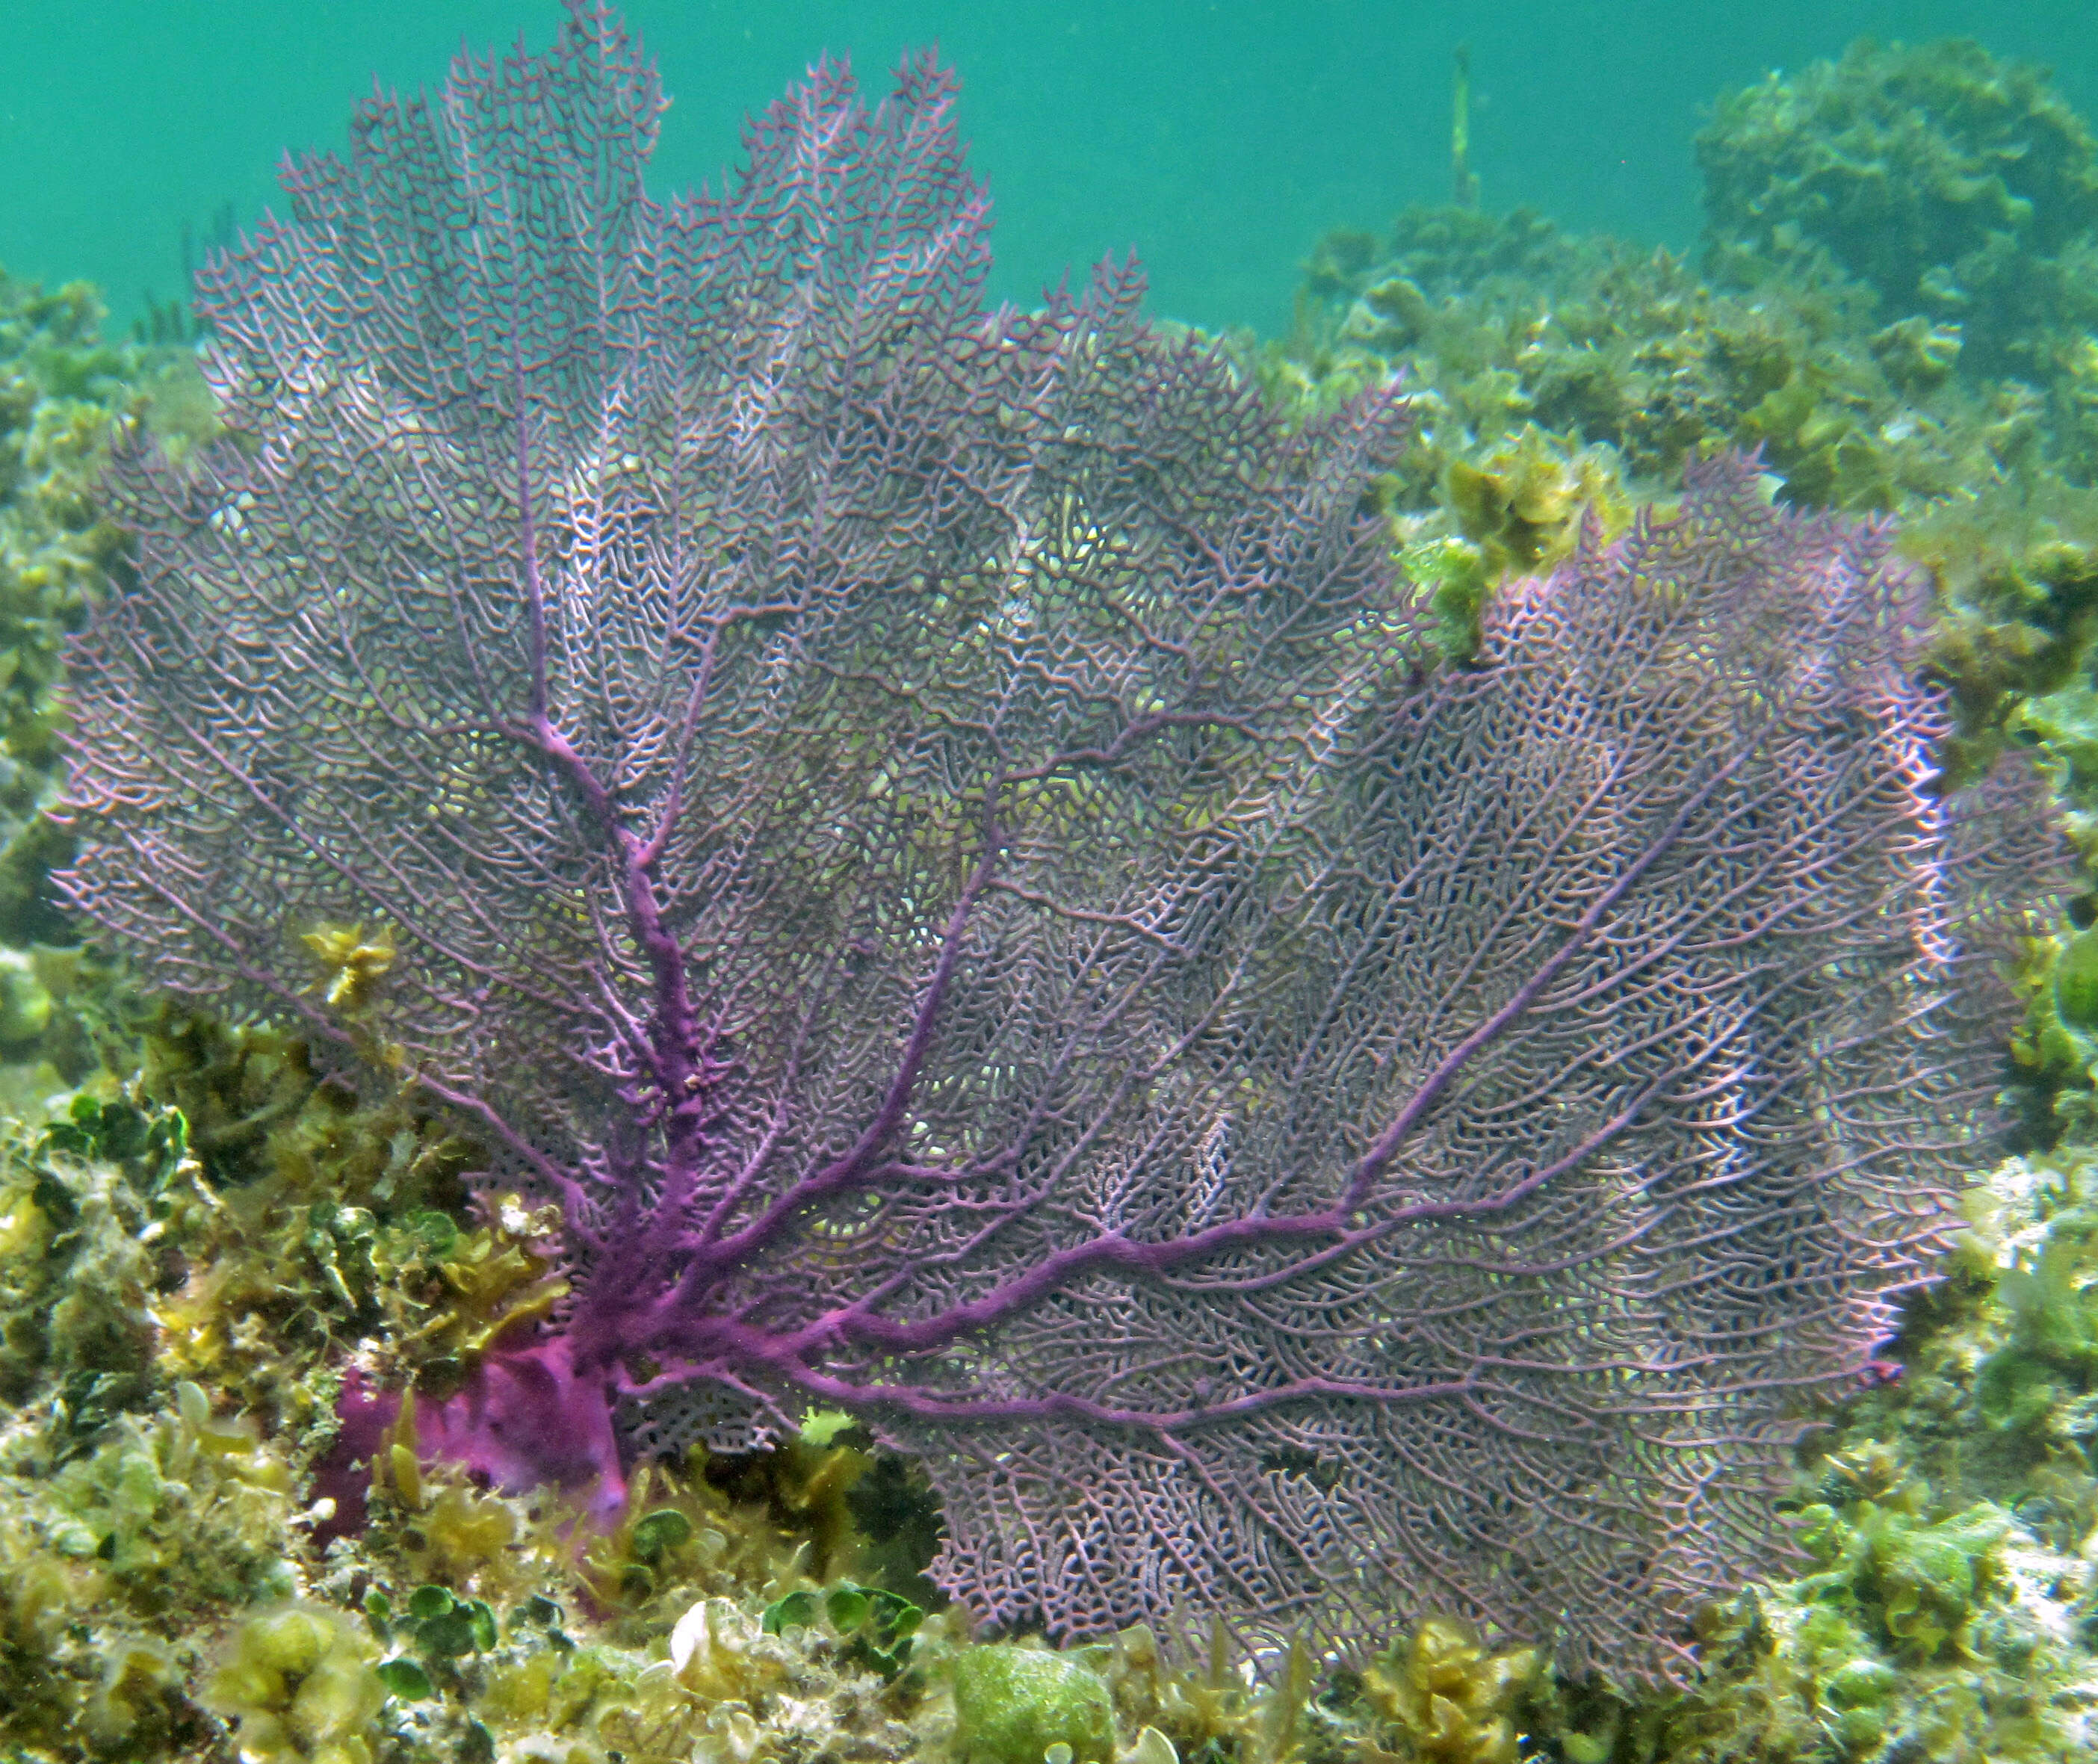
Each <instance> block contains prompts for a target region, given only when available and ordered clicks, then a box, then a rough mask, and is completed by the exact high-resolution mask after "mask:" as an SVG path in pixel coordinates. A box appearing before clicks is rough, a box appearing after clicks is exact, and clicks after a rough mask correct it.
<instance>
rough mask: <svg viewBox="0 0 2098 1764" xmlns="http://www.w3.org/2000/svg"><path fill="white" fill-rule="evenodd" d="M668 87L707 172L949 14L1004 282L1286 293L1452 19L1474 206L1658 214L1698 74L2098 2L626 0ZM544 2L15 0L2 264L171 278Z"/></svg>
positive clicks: (1587, 219)
mask: <svg viewBox="0 0 2098 1764" xmlns="http://www.w3.org/2000/svg"><path fill="white" fill-rule="evenodd" d="M2094 11H2098V8H2094V7H2093V4H2092V0H2035V3H2026V4H2021V5H2010V4H2005V3H2000V0H1999V3H1995V4H1990V3H1985V0H1928V3H1923V0H1907V3H1900V0H1813V3H1809V0H1781V3H1773V4H1767V5H1743V4H1739V3H1736V0H1675V3H1664V0H1619V3H1613V4H1601V5H1595V4H1590V5H1579V4H1565V3H1558V4H1554V3H1551V0H1532V3H1530V4H1511V5H1508V6H1504V7H1477V6H1464V5H1459V4H1455V3H1453V0H1424V3H1420V4H1404V3H1399V0H1383V3H1367V0H1297V3H1296V4H1292V5H1255V4H1245V3H1227V0H1122V3H1100V0H1084V3H1066V4H1063V5H1059V6H1041V5H1020V4H1016V3H1010V0H1005V3H1000V0H993V3H988V4H977V5H964V4H957V3H953V0H948V3H944V4H942V3H936V0H870V3H861V4H849V3H844V0H775V3H768V4H764V5H757V4H752V3H750V0H634V3H633V4H630V5H629V6H628V7H625V14H626V16H627V18H628V20H629V21H630V23H631V24H634V26H635V27H636V28H637V29H639V31H640V32H641V33H642V35H643V38H644V39H645V41H646V42H647V44H648V46H649V47H650V48H651V49H652V50H653V51H654V52H655V53H656V55H657V56H658V57H659V58H660V59H661V64H662V69H663V77H664V83H665V87H666V89H667V90H669V93H670V94H672V96H673V98H674V100H675V103H674V108H673V109H672V111H671V112H670V114H669V116H668V117H667V118H666V119H665V128H664V143H663V148H662V151H661V154H660V156H659V157H658V160H657V162H656V163H657V174H656V178H654V180H653V181H652V182H653V184H654V186H655V187H656V189H658V190H668V189H671V188H676V187H682V186H686V185H687V184H690V183H693V182H698V181H700V180H701V179H704V178H709V177H711V176H713V175H714V174H715V173H716V172H717V171H718V168H719V167H720V166H721V165H723V164H724V163H725V162H728V161H731V160H733V159H734V157H735V152H736V128H737V125H738V124H739V122H740V119H741V118H742V117H743V116H744V114H745V113H747V112H748V111H750V110H751V109H752V108H754V107H757V106H759V105H762V104H763V103H766V102H767V101H769V100H770V99H771V98H772V97H774V96H775V94H777V93H778V92H779V90H780V89H781V87H782V86H784V85H785V83H786V82H787V81H788V80H789V79H791V78H792V77H794V75H795V74H796V73H797V72H798V71H799V70H800V69H801V68H802V67H803V66H804V65H805V64H806V63H807V62H808V61H809V60H810V59H811V58H812V57H814V56H815V55H819V54H820V53H823V52H825V51H828V52H831V53H833V54H840V53H843V54H849V55H851V56H852V57H853V59H854V64H855V65H856V66H857V67H858V68H860V69H861V71H862V73H863V75H866V76H867V77H876V76H877V75H879V74H880V73H882V72H885V69H886V68H887V66H888V65H889V64H891V63H892V62H893V59H894V58H895V56H896V55H897V53H898V50H901V49H902V48H904V47H906V46H912V45H916V44H920V43H924V42H930V41H937V42H938V43H939V45H940V46H941V49H942V50H943V52H944V53H945V54H946V56H947V57H948V59H950V60H951V61H952V62H953V63H954V64H955V66H956V67H957V68H959V71H960V73H961V75H962V78H963V82H964V86H963V112H962V116H963V129H964V131H965V132H966V133H967V134H968V136H969V137H970V138H971V139H972V141H973V143H975V164H976V166H977V171H978V173H979V174H980V175H981V176H983V177H985V178H987V179H988V180H989V182H990V186H991V188H992V190H993V192H994V195H995V196H996V198H997V200H998V216H999V229H998V234H997V247H998V253H999V271H998V282H997V286H996V288H995V292H997V293H999V295H1001V296H1007V297H1010V298H1014V299H1018V300H1028V299H1031V298H1032V297H1033V296H1034V294H1035V293H1036V292H1038V289H1039V288H1040V287H1042V284H1043V283H1045V282H1053V281H1054V280H1056V279H1057V278H1058V277H1059V276H1060V275H1061V274H1063V273H1064V270H1065V269H1066V268H1067V267H1075V268H1078V269H1080V270H1082V268H1083V267H1084V266H1085V265H1087V264H1089V263H1091V261H1093V260H1095V259H1096V258H1098V257H1099V256H1101V255H1102V254H1103V253H1104V252H1118V251H1121V250H1125V249H1126V248H1129V247H1130V246H1132V245H1133V246H1135V248H1137V249H1138V250H1139V252H1141V254H1142V255H1143V259H1144V261H1145V262H1146V263H1147V264H1148V266H1149V268H1150V271H1151V276H1152V290H1153V295H1154V304H1155V305H1156V307H1157V309H1158V310H1159V311H1160V312H1161V313H1164V314H1168V315H1170V316H1174V317H1178V318H1187V319H1192V320H1194V321H1196V322H1199V323H1206V324H1213V325H1222V324H1252V325H1255V326H1257V327H1261V328H1262V330H1264V331H1274V330H1275V329H1277V328H1279V327H1280V326H1281V325H1282V324H1283V323H1285V322H1286V319H1287V317H1288V310H1289V302H1290V298H1291V294H1292V292H1293V288H1294V286H1295V284H1296V281H1297V265H1298V264H1299V263H1300V262H1301V260H1302V259H1303V257H1304V256H1305V254H1306V252H1307V251H1308V249H1309V248H1310V245H1311V243H1312V241H1313V240H1314V239H1316V238H1317V237H1318V235H1319V234H1320V233H1322V232H1323V231H1324V230H1327V229H1328V228H1330V227H1333V226H1377V225H1380V223H1381V222H1383V221H1384V220H1385V219H1386V218H1387V217H1389V215H1390V214H1391V213H1393V212H1394V211H1395V210H1397V209H1398V208H1401V207H1403V206H1404V205H1405V204H1407V203H1410V202H1416V201H1434V200H1442V199H1443V198H1445V197H1446V195H1447V193H1448V190H1449V183H1450V173H1449V164H1448V151H1449V112H1450V74H1451V51H1452V50H1453V48H1454V47H1455V45H1456V44H1458V43H1459V42H1466V41H1468V42H1469V43H1470V44H1471V46H1472V58H1473V81H1474V99H1473V107H1474V108H1473V164H1474V166H1475V168H1476V169H1477V172H1478V173H1479V175H1480V178H1481V184H1482V195H1483V200H1484V202H1485V204H1486V206H1487V207H1488V208H1496V209H1498V208H1507V207H1512V206H1513V205H1515V204H1521V203H1526V204H1530V205H1531V206H1533V207H1534V208H1539V209H1542V210H1543V211H1544V212H1545V213H1548V214H1550V215H1552V216H1553V217H1555V218H1556V219H1558V220H1559V221H1560V222H1562V223H1564V224H1565V225H1568V226H1575V227H1582V228H1588V227H1602V228H1607V229H1609V230H1613V231H1617V232H1620V233H1623V234H1626V235H1630V236H1631V237H1635V238H1639V239H1652V240H1654V241H1657V242H1666V243H1671V244H1689V243H1690V242H1692V240H1694V239H1695V237H1696V230H1697V224H1698V220H1697V213H1696V174H1695V171H1694V169H1693V166H1692V161H1691V154H1690V140H1691V136H1692V134H1693V133H1694V132H1695V130H1696V128H1697V126H1698V125H1699V121H1700V118H1701V112H1702V111H1703V108H1704V107H1705V106H1706V105H1708V104H1709V103H1710V101H1711V99H1713V97H1714V95H1715V94H1717V93H1718V92H1720V91H1721V90H1725V89H1726V88H1727V87H1729V86H1737V85H1740V84H1743V83H1745V82H1747V81H1752V80H1753V79H1755V78H1757V77H1759V76H1760V75H1761V74H1762V72H1765V71H1766V70H1767V69H1768V68H1772V67H1782V68H1797V67H1798V66H1800V65H1801V64H1803V63H1805V62H1806V61H1808V60H1811V59H1815V58H1817V57H1821V56H1828V55H1836V54H1838V53H1840V52H1841V50H1842V48H1843V47H1844V46H1845V45H1846V44H1847V43H1848V42H1850V40H1851V39H1852V38H1854V37H1858V36H1860V35H1863V34H1868V33H1869V34H1873V35H1876V36H1879V37H1883V38H1885V37H1899V38H1903V39H1904V40H1908V41H1916V40H1920V39H1925V38H1929V37H1936V36H1942V35H1947V34H1963V35H1971V36H1974V37H1979V38H1980V39H1981V40H1982V42H1984V43H1985V44H1986V46H1988V47H1989V48H1990V50H1993V51H1994V52H1995V53H1996V54H1998V55H2019V56H2025V57H2030V58H2032V59H2039V60H2041V61H2044V62H2051V63H2052V64H2054V65H2055V67H2056V73H2057V78H2058V81H2059V84H2060V85H2061V88H2062V90H2064V91H2065V94H2066V95H2067V96H2068V97H2069V99H2070V100H2071V102H2073V103H2075V104H2076V105H2077V106H2078V108H2080V109H2082V110H2083V111H2084V112H2085V113H2086V114H2090V113H2091V112H2093V111H2094V110H2098V29H2093V24H2094ZM558 16H559V11H558V7H556V6H555V4H554V3H553V0H439V3H432V0H362V3H349V0H299V3H296V4H294V3H291V0H212V3H206V0H78V3H71V4H67V5H62V6H54V5H39V4H35V3H33V0H7V4H6V5H5V6H4V7H0V19H4V20H5V21H6V31H5V34H4V37H0V264H4V265H6V266H7V268H8V269H9V270H11V271H13V272H15V274H20V275H26V276H32V277H37V278H41V279H44V280H46V281H47V282H56V281H63V280H67V279H72V278H73V277H77V276H85V277H88V278H90V279H93V280H95V281H97V282H99V283H102V284H103V286H104V287H106V288H107V289H108V291H109V294H110V298H111V301H112V305H114V306H115V307H116V309H117V312H118V314H119V315H120V317H122V316H125V315H126V314H129V313H131V312H134V311H135V310H137V309H138V305H139V304H140V301H141V296H142V294H143V293H145V292H151V293H153V294H155V295H156V296H160V297H161V298H163V299H165V298H166V297H168V296H171V295H172V294H173V292H175V291H176V289H177V287H178V285H179V283H180V281H181V270H180V257H181V251H180V243H181V239H182V230H183V228H184V226H185V225H186V224H187V225H190V226H194V227H197V228H203V227H204V226H208V224H209V222H210V219H211V217H212V216H213V214H215V213H218V212H220V211H221V210H222V208H223V207H224V205H225V204H227V203H229V202H230V203H231V204H233V208H234V212H235V214H236V215H238V216H239V217H241V218H243V219H246V218H248V217H252V216H253V215H254V214H255V213H257V212H258V211H259V210H260V209H261V208H262V207H263V206H264V205H265V204H266V203H268V202H269V201H270V199H271V196H272V194H273V190H274V185H273V182H272V176H271V171H272V168H273V166H274V164H275V162H276V160H277V159H278V157H279V155H280V154H282V153H283V151H285V150H286V149H287V148H289V147H309V146H314V145H318V144H327V145H332V144H335V143H338V142H340V139H341V138H342V129H343V121H344V118H345V115H346V112H347V110H348V108H349V102H350V100H351V99H352V98H353V95H355V94H358V93H360V92H362V91H364V90H367V89H368V87H369V84H370V81H371V77H372V75H373V74H374V72H376V73H377V75H378V77H380V79H381V80H383V81H386V82H387V83H388V84H390V85H394V86H419V85H425V84H430V83H433V82H434V81H437V79H439V78H441V76H442V74H443V72H444V68H445V61H446V59H447V57H448V56H449V55H450V54H451V53H452V51H453V50H454V49H456V48H457V46H458V45H459V42H460V41H461V39H462V37H463V38H464V39H465V40H467V41H468V42H472V44H473V45H474V46H476V47H477V48H478V47H482V46H486V45H488V44H489V43H491V42H508V41H510V40H511V39H514V38H515V37H516V35H517V34H518V33H520V31H521V32H522V33H524V37H525V38H526V40H527V41H528V42H529V43H531V44H532V45H533V46H542V45H543V44H544V43H546V42H547V41H548V40H549V38H550V37H551V34H552V31H553V28H554V24H555V20H556V19H557V17H558Z"/></svg>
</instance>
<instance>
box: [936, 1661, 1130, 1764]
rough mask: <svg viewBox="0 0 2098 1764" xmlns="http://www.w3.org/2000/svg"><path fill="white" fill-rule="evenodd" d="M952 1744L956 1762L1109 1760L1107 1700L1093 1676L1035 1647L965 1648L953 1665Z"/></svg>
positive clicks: (1110, 1709) (1079, 1763)
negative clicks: (1062, 1749)
mask: <svg viewBox="0 0 2098 1764" xmlns="http://www.w3.org/2000/svg"><path fill="white" fill-rule="evenodd" d="M954 1684H955V1747H956V1749H957V1750H958V1751H959V1753H960V1755H961V1757H962V1759H963V1764H1042V1756H1043V1754H1044V1753H1047V1751H1048V1749H1050V1748H1051V1746H1057V1745H1062V1746H1068V1747H1069V1749H1070V1764H1107V1761H1108V1759H1110V1758H1112V1757H1113V1756H1114V1740H1115V1727H1114V1697H1113V1693H1112V1692H1110V1691H1109V1690H1108V1687H1107V1683H1106V1681H1105V1680H1104V1679H1103V1678H1101V1677H1100V1676H1099V1674H1097V1673H1095V1672H1091V1671H1089V1670H1087V1669H1086V1667H1084V1666H1082V1665H1079V1664H1078V1661H1075V1660H1072V1659H1069V1658H1068V1657H1067V1656H1064V1655H1062V1654H1052V1653H1047V1652H1042V1651H1041V1650H1039V1649H1035V1648H1012V1647H1006V1646H992V1647H985V1648H971V1649H969V1650H968V1651H967V1652H964V1653H963V1654H962V1655H961V1656H959V1658H958V1659H957V1660H956V1661H955V1667H954Z"/></svg>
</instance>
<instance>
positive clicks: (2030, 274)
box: [1697, 41, 2098, 371]
mask: <svg viewBox="0 0 2098 1764" xmlns="http://www.w3.org/2000/svg"><path fill="white" fill-rule="evenodd" d="M1697 163H1698V166H1699V169H1700V170H1701V171H1702V173H1704V178H1705V215H1706V219H1707V223H1708V227H1709V233H1708V238H1709V239H1710V242H1711V244H1712V245H1713V247H1714V250H1715V252H1720V253H1724V252H1728V251H1730V250H1736V249H1745V250H1747V251H1748V252H1751V253H1753V254H1754V255H1756V256H1758V257H1764V258H1770V257H1784V256H1786V255H1789V254H1792V253H1795V252H1801V251H1814V250H1819V251H1821V252H1826V253H1827V254H1828V257H1830V258H1832V260H1833V261H1835V262H1836V263H1837V265H1840V266H1841V269H1842V270H1844V272H1845V273H1846V274H1849V275H1851V276H1854V277H1855V278H1856V279H1859V281H1862V282H1863V283H1867V284H1868V285H1869V286H1870V287H1872V288H1874V289H1875V290H1876V291H1877V292H1878V293H1879V296H1880V298H1881V301H1882V302H1883V303H1884V307H1885V316H1886V317H1888V318H1898V317H1900V316H1902V315H1904V314H1929V315H1932V316H1935V317H1938V318H1945V319H1948V320H1951V321H1954V322H1955V323H1958V324H1959V325H1960V327H1961V328H1962V330H1963V332H1964V350H1963V353H1964V355H1965V356H1967V357H1968V358H1969V359H1970V360H1973V359H1976V358H1980V361H1981V364H1982V366H1985V367H1986V369H1988V370H1989V371H2004V368H2005V367H2006V366H2008V359H2007V358H2013V357H2016V356H2017V355H2018V354H2020V353H2030V349H2026V350H2024V351H2021V349H2020V344H2021V342H2024V343H2029V341H2030V335H2029V334H2030V332H2031V331H2033V330H2034V328H2035V327H2048V326H2051V325H2052V324H2055V323H2061V322H2064V321H2065V320H2069V319H2071V318H2074V314H2072V313H2070V312H2069V311H2067V310H2065V308H2066V307H2068V306H2071V305H2074V306H2075V307H2077V308H2078V309H2079V310H2083V311H2085V312H2086V314H2087V309H2088V308H2089V307H2090V306H2091V304H2092V301H2093V298H2094V296H2093V295H2092V293H2091V292H2090V291H2089V290H2088V289H2087V287H2083V286H2082V284H2083V283H2087V274H2085V272H2084V270H2083V268H2081V267H2079V265H2083V264H2084V262H2085V258H2084V256H2083V253H2081V252H2079V251H2078V245H2079V243H2080V242H2083V241H2085V240H2086V239H2087V238H2088V236H2089V235H2091V233H2092V232H2093V230H2094V229H2098V140H2094V138H2093V136H2092V134H2091V129H2090V127H2089V125H2087V124H2086V123H2085V121H2084V120H2083V118H2082V117H2081V116H2078V115H2077V113H2076V112H2074V110H2073V109H2071V108H2069V104H2068V103H2066V102H2065V100H2064V99H2063V98H2062V97H2061V94H2059V93H2058V92H2056V90H2054V88H2053V86H2052V84H2051V83H2050V80H2049V77H2048V72H2047V70H2046V69H2044V68H2039V67H2034V66H2033V65H2031V64H2029V63H2025V62H2018V61H2011V60H1998V59H1995V57H1993V56H1991V55H1990V54H1989V53H1988V52H1987V50H1985V49H1983V48H1982V46H1981V45H1980V44H1978V43H1975V42H1964V41H1955V42H1936V43H1927V44H1921V45H1917V46H1905V45H1903V44H1900V43H1894V44H1891V45H1888V46H1881V45H1879V44H1877V43H1875V42H1870V41H1866V42H1859V43H1856V44H1854V45H1853V46H1851V48H1850V50H1849V51H1848V53H1846V55H1844V57H1843V58H1842V59H1841V60H1840V61H1837V62H1827V61H1818V62H1815V63H1814V64H1812V65H1811V66H1810V67H1809V68H1806V71H1805V72H1802V73H1799V74H1797V75H1795V76H1793V77H1791V78H1789V79H1788V78H1785V77H1782V76H1780V75H1778V74H1775V73H1773V74H1771V76H1770V77H1768V78H1767V79H1766V80H1764V81H1762V82H1761V83H1760V84H1758V85H1756V86H1749V87H1748V88H1746V89H1745V90H1741V91H1737V92H1734V93H1731V94H1727V96H1726V97H1724V98H1723V99H1721V100H1720V101H1719V103H1718V106H1717V107H1716V108H1715V111H1714V116H1713V119H1712V121H1711V123H1710V125H1709V126H1708V127H1707V128H1706V129H1704V130H1703V131H1702V132H1701V134H1699V136H1698V137H1697Z"/></svg>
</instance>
